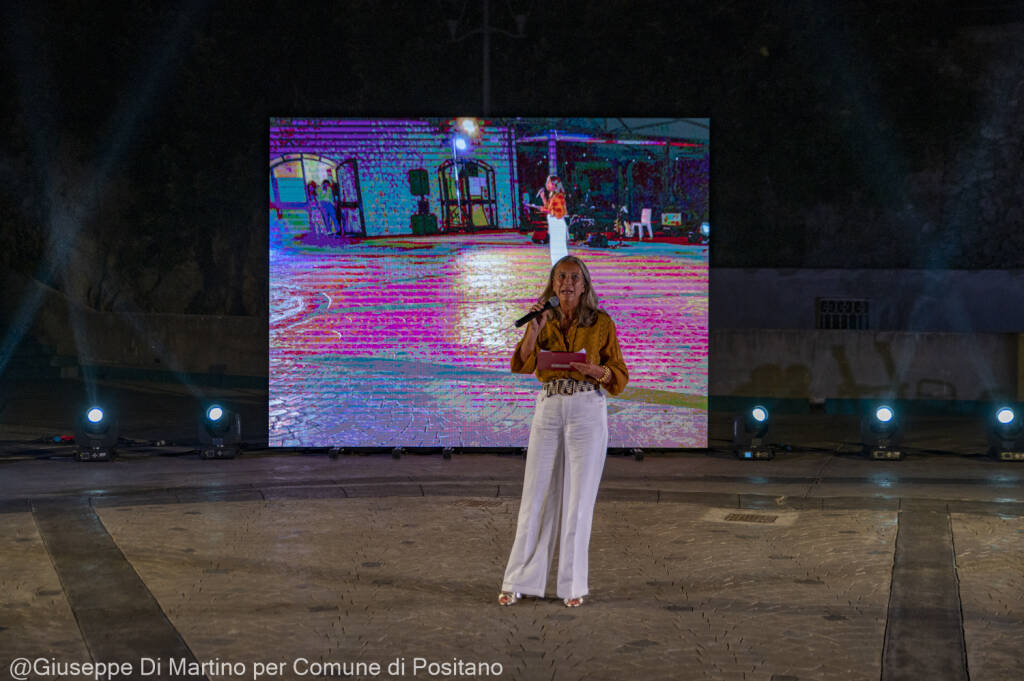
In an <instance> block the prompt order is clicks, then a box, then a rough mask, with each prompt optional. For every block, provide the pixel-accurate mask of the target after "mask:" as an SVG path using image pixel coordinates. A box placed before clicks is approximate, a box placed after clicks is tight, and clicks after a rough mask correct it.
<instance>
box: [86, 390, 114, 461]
mask: <svg viewBox="0 0 1024 681" xmlns="http://www.w3.org/2000/svg"><path fill="white" fill-rule="evenodd" d="M118 435H119V433H118V421H117V416H116V415H115V414H114V413H113V412H112V411H111V410H110V409H104V408H103V407H101V406H99V405H96V404H94V405H92V406H89V407H87V408H85V409H83V410H80V412H79V415H78V418H77V419H76V420H75V444H76V445H77V449H76V451H75V459H77V460H78V461H113V460H114V457H116V456H117V440H118Z"/></svg>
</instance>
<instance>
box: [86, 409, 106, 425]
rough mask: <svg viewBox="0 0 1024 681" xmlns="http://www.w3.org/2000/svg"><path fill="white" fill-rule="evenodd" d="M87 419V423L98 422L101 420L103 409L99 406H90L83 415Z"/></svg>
mask: <svg viewBox="0 0 1024 681" xmlns="http://www.w3.org/2000/svg"><path fill="white" fill-rule="evenodd" d="M85 417H86V418H87V419H89V423H99V422H100V421H102V420H103V410H102V409H100V408H99V407H93V408H91V409H90V410H89V411H88V412H87V413H86V415H85Z"/></svg>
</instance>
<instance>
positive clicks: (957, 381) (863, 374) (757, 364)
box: [709, 329, 1024, 401]
mask: <svg viewBox="0 0 1024 681" xmlns="http://www.w3.org/2000/svg"><path fill="white" fill-rule="evenodd" d="M1022 352H1024V336H1022V335H1017V334H957V333H907V332H872V331H814V330H806V329H718V330H714V331H712V332H711V357H710V360H709V373H710V377H709V386H710V387H709V392H710V394H711V395H713V396H733V397H741V396H746V397H777V398H798V399H807V400H824V399H842V398H847V399H868V398H882V397H885V398H889V399H892V398H897V399H932V400H965V401H971V400H982V401H988V400H1005V399H1011V400H1012V399H1024V393H1022V392H1021V391H1020V386H1021V385H1022V383H1021V380H1022V379H1024V376H1022V374H1021V370H1020V365H1021V359H1020V358H1021V356H1022V355H1021V353H1022Z"/></svg>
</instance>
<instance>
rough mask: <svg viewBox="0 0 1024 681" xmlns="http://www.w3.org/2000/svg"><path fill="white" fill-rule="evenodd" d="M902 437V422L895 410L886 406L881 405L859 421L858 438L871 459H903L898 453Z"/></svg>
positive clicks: (900, 453)
mask: <svg viewBox="0 0 1024 681" xmlns="http://www.w3.org/2000/svg"><path fill="white" fill-rule="evenodd" d="M902 436H903V422H902V420H901V419H900V418H899V417H898V416H897V414H896V410H895V409H893V408H892V407H891V406H889V405H888V404H882V405H879V406H877V407H875V409H873V410H872V411H871V413H869V414H865V415H864V418H862V419H861V421H860V437H861V441H862V442H863V444H864V451H865V452H867V453H868V454H869V455H870V456H871V458H872V459H876V460H887V461H892V460H899V459H902V458H903V452H902V451H900V448H899V446H900V439H901V438H902Z"/></svg>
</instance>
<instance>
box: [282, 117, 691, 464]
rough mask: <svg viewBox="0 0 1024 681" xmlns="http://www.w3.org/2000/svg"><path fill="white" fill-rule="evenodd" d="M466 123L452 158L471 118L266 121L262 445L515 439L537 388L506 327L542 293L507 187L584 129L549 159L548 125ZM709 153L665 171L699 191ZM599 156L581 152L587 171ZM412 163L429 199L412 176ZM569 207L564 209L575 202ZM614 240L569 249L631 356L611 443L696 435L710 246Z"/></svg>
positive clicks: (513, 190) (522, 435) (528, 179)
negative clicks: (266, 349)
mask: <svg viewBox="0 0 1024 681" xmlns="http://www.w3.org/2000/svg"><path fill="white" fill-rule="evenodd" d="M474 123H476V122H474ZM478 124H479V126H480V128H479V130H477V131H476V134H475V135H474V136H473V138H472V140H471V143H470V144H469V153H468V158H462V159H460V158H453V154H454V153H455V152H454V151H453V136H454V135H455V134H462V135H466V134H467V133H468V131H467V129H466V128H465V127H463V123H462V122H461V121H460V122H459V123H458V124H456V122H455V119H452V120H451V121H436V120H431V119H424V120H394V119H386V120H376V121H368V120H352V119H331V120H325V119H274V120H272V121H271V130H270V210H269V218H270V237H271V238H270V422H269V437H270V443H271V445H274V446H308V447H327V446H343V447H344V446H347V447H360V446H365V447H369V446H408V447H416V446H427V447H429V446H453V447H519V446H525V445H526V441H527V438H528V435H529V430H530V419H531V418H532V414H533V406H534V401H535V399H536V395H537V392H538V388H539V383H538V381H537V380H536V378H535V377H533V376H527V375H517V374H512V373H511V372H510V370H509V362H510V357H511V354H512V350H513V348H514V347H515V345H516V343H517V342H518V340H519V338H520V337H521V332H522V330H521V329H515V328H514V327H513V323H514V320H515V319H517V318H518V317H520V316H521V315H522V314H524V312H525V311H526V310H527V309H528V308H529V307H530V305H532V304H533V302H535V301H536V299H537V297H538V296H539V295H540V294H541V292H542V289H543V287H544V284H545V283H546V279H547V275H548V271H549V269H550V255H549V251H548V246H547V245H546V244H543V243H536V242H535V241H534V240H533V239H532V238H531V236H532V232H533V229H532V228H533V226H534V225H531V224H529V223H530V220H531V218H530V215H529V212H528V211H527V210H525V209H524V208H523V207H522V205H521V204H522V200H521V198H519V197H522V196H523V194H531V195H532V194H533V193H535V191H536V189H537V186H539V185H537V186H534V185H535V184H536V179H535V178H534V177H533V173H537V172H546V171H547V168H548V165H549V164H550V163H552V162H554V163H555V164H556V165H557V164H559V163H564V162H565V159H568V158H571V157H572V154H573V153H574V152H573V149H571V148H567V146H568V145H572V144H579V142H578V141H576V140H568V141H565V142H559V143H558V145H557V146H556V147H555V149H554V152H555V153H556V154H560V155H562V156H563V159H558V158H555V159H552V158H551V152H552V149H551V146H550V145H549V144H548V139H549V138H545V139H544V142H543V143H542V144H537V143H534V142H531V141H529V140H526V141H523V140H519V139H517V130H516V127H515V126H514V125H509V126H497V125H494V124H492V123H490V122H487V121H483V122H480V123H478ZM524 137H525V136H524ZM654 141H658V140H654ZM661 141H662V142H665V141H664V140H661ZM676 142H679V143H683V142H685V141H684V140H676ZM666 143H667V142H666ZM686 143H687V144H689V142H686ZM693 144H694V145H695V146H696V147H697V148H698V150H699V149H700V148H701V147H700V145H699V143H696V142H694V143H693ZM617 146H618V149H616V151H615V153H616V154H620V155H621V153H627V154H628V153H630V152H629V151H628V150H629V149H632V148H633V147H631V146H630V145H625V144H624V145H617ZM592 148H593V147H592V146H590V145H588V149H592ZM636 148H637V149H640V148H643V149H644V150H643V153H644V154H645V155H646V154H647V145H643V146H642V147H640V146H638V147H636ZM703 149H705V152H704V156H703V158H702V157H701V155H700V154H699V153H698V154H696V155H695V154H694V153H693V150H692V149H691V148H686V149H683V151H685V152H686V153H688V154H689V156H688V157H687V158H688V161H687V166H686V168H692V169H693V171H692V172H691V171H690V170H686V171H680V170H679V166H676V168H675V169H674V170H673V171H672V180H671V181H672V182H673V183H675V184H676V185H677V189H678V191H679V192H682V193H694V194H697V193H700V192H703V193H702V194H701V195H700V197H698V199H697V202H698V203H699V202H700V201H704V202H706V195H707V192H706V187H707V182H708V178H707V162H706V145H705V146H704V147H703ZM623 150H625V151H623ZM458 153H459V154H461V153H463V152H458ZM591 153H592V152H591ZM659 153H661V154H664V151H661V152H659ZM646 158H647V157H646V156H645V159H646ZM695 159H696V160H695ZM626 160H628V159H626ZM467 161H468V162H469V164H470V165H467V163H466V162H467ZM601 162H602V161H601V160H600V155H598V157H597V158H596V159H595V157H593V156H591V157H590V160H589V161H588V163H589V164H590V165H588V166H587V168H588V169H589V168H591V167H592V166H593V164H594V163H597V164H600V163H601ZM608 163H609V164H610V165H611V164H613V163H614V165H615V167H616V168H617V169H621V168H627V170H628V168H629V167H630V165H629V164H626V163H624V162H623V161H622V160H621V158H620V157H619V156H617V157H615V158H611V157H610V156H609V159H608ZM652 167H653V166H652ZM538 169H539V170H538ZM599 170H600V168H597V169H596V170H595V171H594V172H592V173H591V175H592V177H594V178H597V177H599V176H600V173H599V172H597V171H599ZM410 171H416V172H413V173H410ZM419 171H426V173H425V177H426V182H427V186H428V192H429V193H427V194H422V193H420V194H414V193H413V191H412V188H413V186H414V185H415V184H416V182H415V181H414V179H413V178H412V176H415V175H416V174H417V172H419ZM580 172H581V173H586V172H591V171H590V170H586V171H580ZM581 176H582V175H581ZM602 177H603V176H602ZM627 179H630V180H631V181H633V182H641V181H644V178H643V176H642V175H639V174H638V175H635V176H634V177H632V178H627ZM325 180H326V185H325ZM596 182H597V180H595V183H596ZM311 187H315V189H316V191H315V192H313V189H312V188H311ZM692 187H699V188H700V189H699V190H693V189H690V188H692ZM615 189H616V188H609V187H604V191H605V193H606V194H607V193H611V192H612V191H613V190H615ZM622 189H623V188H618V189H617V191H618V195H619V196H621V195H622ZM631 189H632V190H633V191H634V194H633V196H641V195H642V192H641V191H638V190H636V188H635V187H631ZM660 190H661V193H662V195H667V194H668V192H667V187H666V186H665V185H664V184H663V185H660ZM418 191H420V192H422V188H420V189H419V190H418ZM648 196H649V195H648ZM446 197H447V198H446ZM643 200H644V201H647V202H650V199H649V198H647V199H643ZM637 202H639V199H638V200H637V201H635V203H637ZM573 203H574V201H573V200H572V199H570V200H569V210H570V213H573V212H574V211H577V210H579V211H582V210H583V207H582V205H578V206H574V205H573ZM577 203H582V202H577ZM690 209H691V211H692V207H691V208H690ZM704 211H705V212H706V205H705V206H704ZM635 212H636V213H639V210H637V211H635ZM654 212H655V213H656V214H659V215H660V212H661V211H659V210H655V211H654ZM665 212H668V211H665ZM416 216H419V217H416ZM431 216H433V218H431ZM534 217H535V216H534ZM592 217H593V219H594V220H595V224H596V225H597V227H598V228H600V224H601V220H602V218H601V217H600V216H599V215H594V216H592ZM613 244H617V245H616V247H613V248H597V247H590V246H586V245H584V244H583V243H575V242H574V243H571V244H570V247H569V252H570V253H572V254H573V255H577V256H579V257H580V258H582V259H583V260H584V261H585V262H586V263H587V265H588V267H589V269H590V272H591V275H592V277H593V280H594V287H595V290H596V292H597V294H598V296H599V299H600V302H601V306H602V308H604V309H605V310H607V311H608V312H609V314H610V315H611V316H612V318H613V319H614V320H615V323H616V327H617V329H618V334H619V340H620V344H621V346H622V351H623V354H624V355H625V358H626V362H627V365H628V367H629V370H630V382H629V385H628V386H627V388H626V391H625V392H624V393H623V394H622V395H619V396H616V397H614V398H610V399H609V433H610V442H609V446H612V447H670V448H680V447H705V446H706V445H707V385H708V382H707V365H708V363H707V358H708V324H707V320H708V314H707V312H708V247H707V246H706V245H701V244H691V243H688V242H687V240H686V239H682V238H671V237H668V236H665V235H659V237H658V238H656V239H654V240H649V239H648V240H646V241H636V240H629V239H623V240H621V241H618V242H613Z"/></svg>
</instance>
